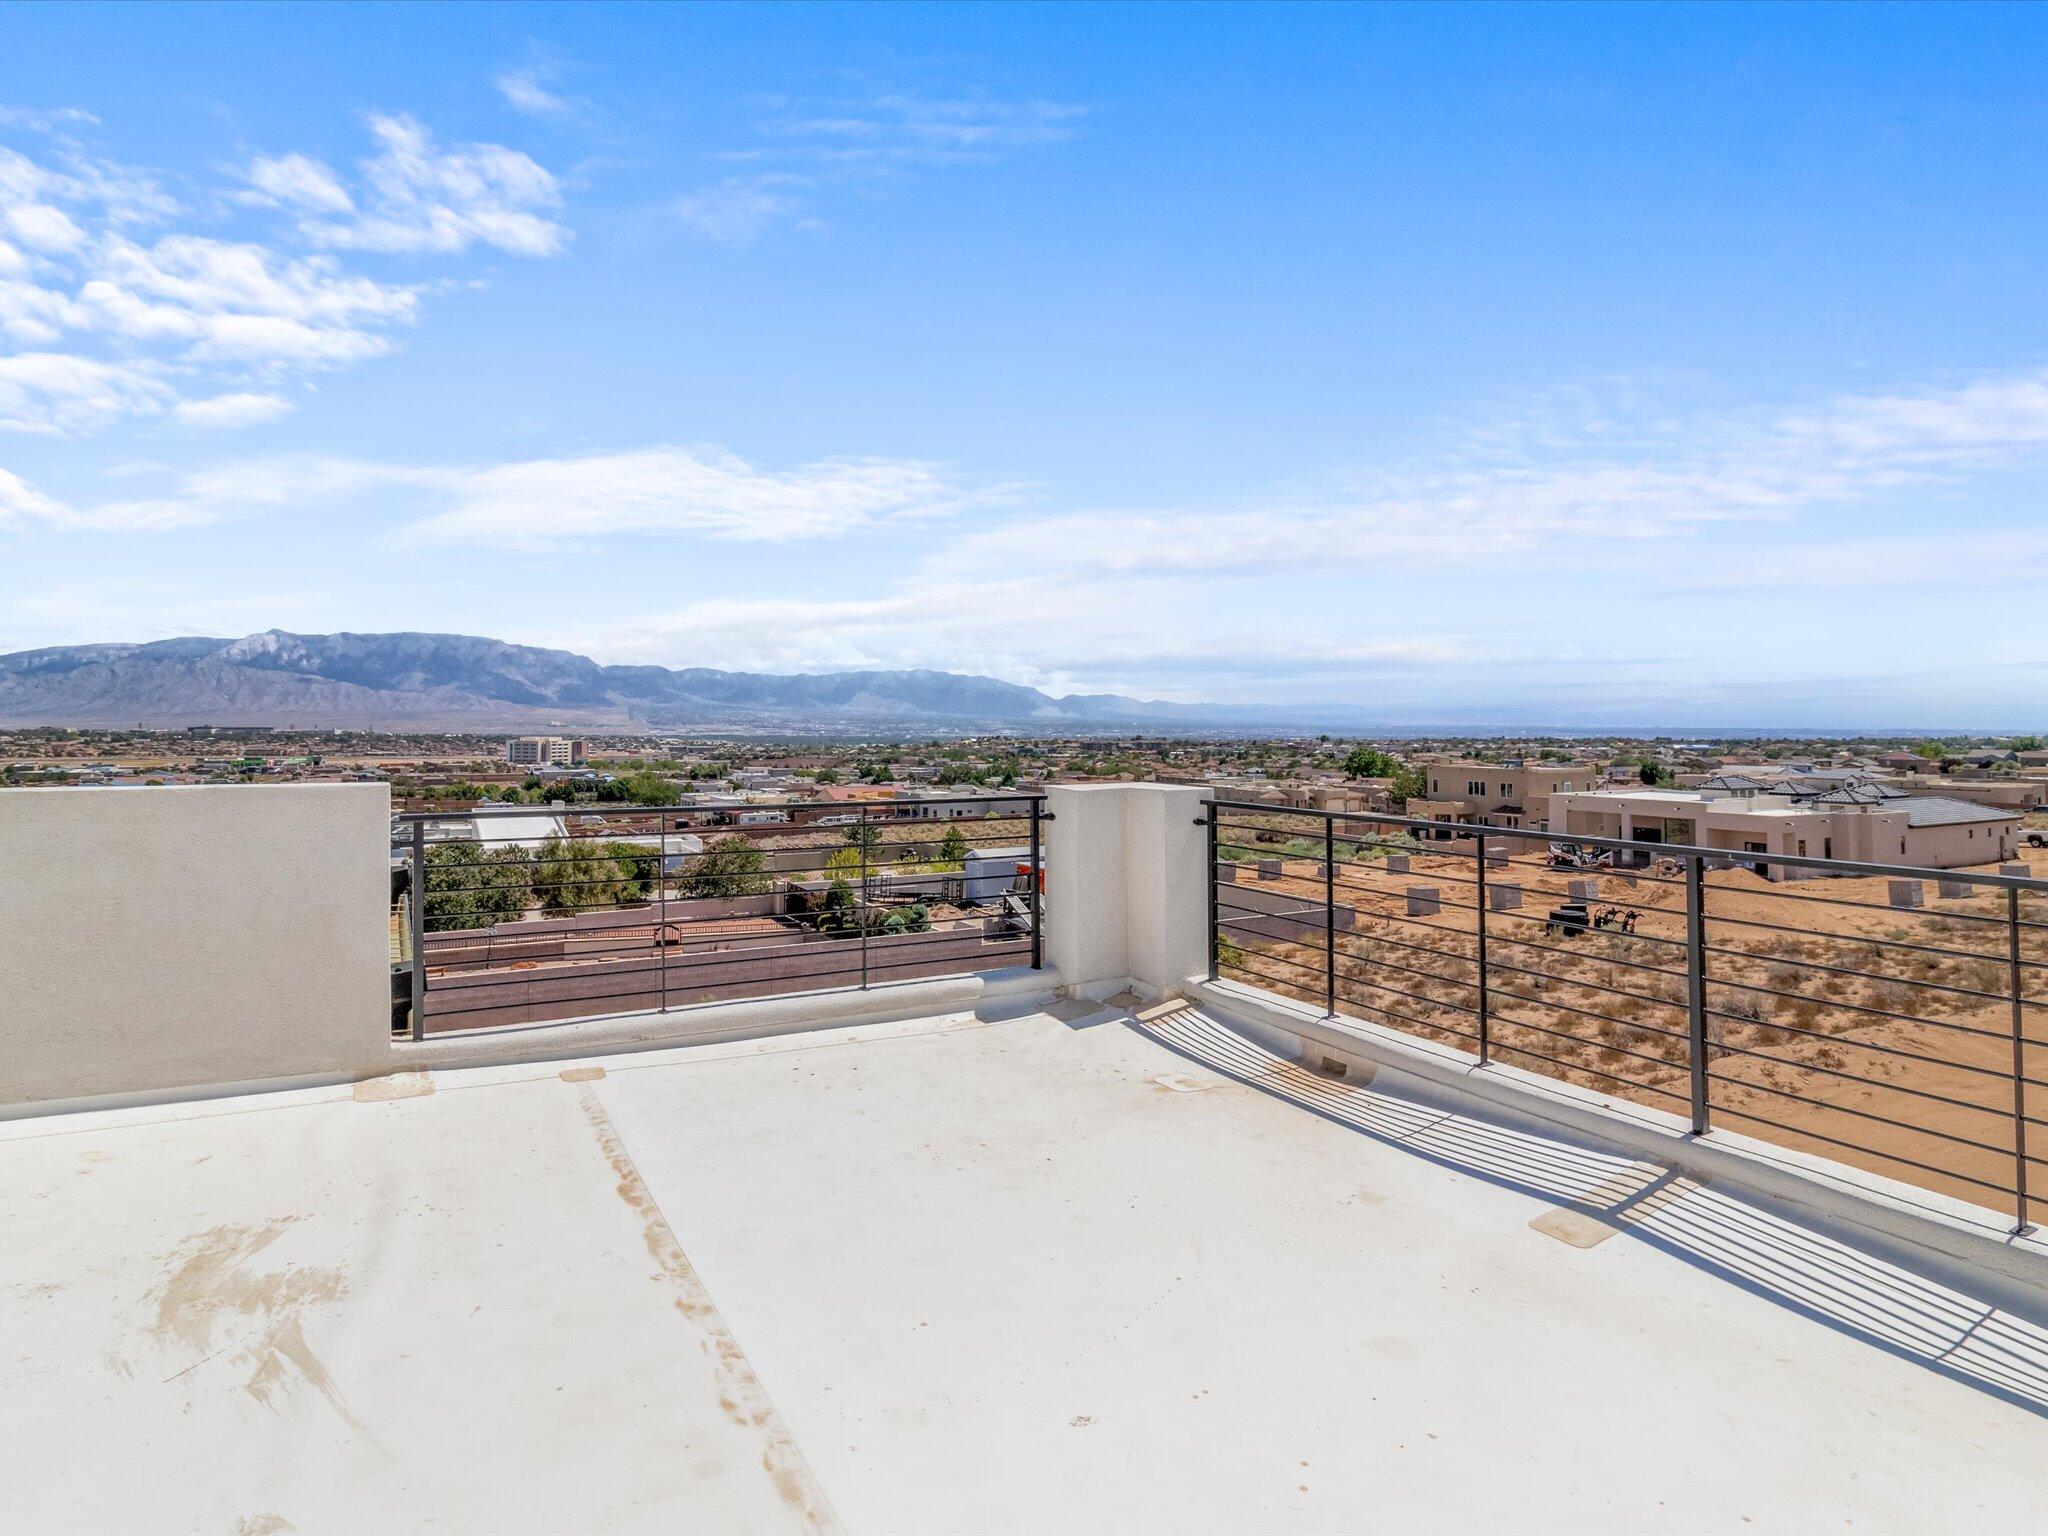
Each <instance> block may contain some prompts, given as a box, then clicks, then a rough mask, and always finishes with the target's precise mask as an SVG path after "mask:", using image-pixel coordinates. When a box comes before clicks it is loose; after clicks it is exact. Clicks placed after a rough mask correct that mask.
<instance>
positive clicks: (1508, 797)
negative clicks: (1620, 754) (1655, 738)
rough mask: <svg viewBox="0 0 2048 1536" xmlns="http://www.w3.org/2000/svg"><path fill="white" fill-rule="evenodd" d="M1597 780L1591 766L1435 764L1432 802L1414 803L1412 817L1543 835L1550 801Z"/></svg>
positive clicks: (1432, 767) (1431, 768) (1411, 803)
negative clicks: (1511, 828) (1556, 795)
mask: <svg viewBox="0 0 2048 1536" xmlns="http://www.w3.org/2000/svg"><path fill="white" fill-rule="evenodd" d="M1631 771H1633V770H1631ZM1599 776H1600V771H1599V770H1598V769H1597V768H1595V767H1594V766H1593V765H1592V764H1590V763H1525V762H1519V761H1510V762H1505V763H1474V762H1454V763H1431V764H1430V765H1429V794H1428V797H1427V798H1426V799H1420V800H1410V801H1409V802H1408V814H1409V815H1411V816H1419V817H1422V818H1424V819H1426V820H1431V821H1455V822H1465V823H1468V824H1475V825H1478V826H1485V827H1527V828H1530V829H1532V830H1534V831H1538V832H1541V831H1545V830H1548V829H1549V827H1550V825H1551V796H1552V795H1555V794H1559V793H1568V792H1572V791H1578V790H1590V789H1592V788H1593V787H1594V786H1595V785H1596V784H1597V783H1598V782H1599Z"/></svg>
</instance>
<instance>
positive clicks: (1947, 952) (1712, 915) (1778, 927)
mask: <svg viewBox="0 0 2048 1536" xmlns="http://www.w3.org/2000/svg"><path fill="white" fill-rule="evenodd" d="M1881 910H1883V911H1885V912H1889V913H1892V914H1893V915H1895V916H1897V917H1901V918H1911V917H1920V918H1925V917H1928V916H1934V917H1941V916H1944V915H1945V914H1943V913H1939V912H1937V913H1932V914H1930V913H1928V912H1927V911H1926V910H1925V909H1924V908H1913V907H1885V908H1882V909H1881ZM1707 921H1708V922H1709V923H1726V924H1728V925H1729V926H1730V927H1732V928H1761V929H1763V930H1764V931H1765V932H1767V933H1789V934H1793V935H1796V936H1797V937H1799V938H1802V939H1816V940H1825V941H1826V942H1828V943H1830V944H1869V945H1871V946H1873V947H1875V948H1878V949H1898V950H1904V951H1906V952H1908V953H1909V954H1916V955H1940V956H1942V957H1943V958H1945V959H1950V960H1989V961H1992V962H1993V963H1994V964H2003V963H2004V962H2005V959H2006V955H2005V952H2004V951H2003V950H1989V949H1950V948H1948V947H1947V946H1946V945H1942V944H1915V943H1913V942H1912V941H1911V940H1910V939H1886V938H1879V937H1878V936H1877V935H1875V934H1869V933H1828V934H1819V933H1815V932H1814V930H1813V929H1811V928H1794V927H1791V926H1789V925H1787V924H1784V923H1767V922H1764V921H1763V920H1762V919H1761V918H1755V917H1734V916H1731V915H1729V914H1728V913H1725V912H1709V913H1708V914H1707ZM1748 953H1754V951H1748ZM2020 963H2021V964H2022V965H2025V966H2030V967H2036V968H2040V969H2048V962H2043V961H2040V960H2027V959H2024V958H2023V959H2022V960H2021V962H2020Z"/></svg>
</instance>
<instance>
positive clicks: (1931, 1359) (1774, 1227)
mask: <svg viewBox="0 0 2048 1536" xmlns="http://www.w3.org/2000/svg"><path fill="white" fill-rule="evenodd" d="M1129 1027H1130V1028H1133V1029H1136V1030H1138V1031H1139V1032H1141V1033H1143V1034H1145V1035H1147V1036H1149V1037H1150V1038H1152V1039H1153V1040H1155V1041H1157V1042H1158V1043H1159V1044H1161V1045H1163V1046H1164V1047H1166V1048H1167V1049H1168V1050H1170V1051H1172V1052H1174V1053H1175V1054H1176V1055H1179V1056H1181V1057H1182V1058H1184V1059H1185V1060H1188V1061H1191V1062H1194V1063H1197V1064H1199V1065H1201V1066H1205V1067H1207V1068H1209V1069H1210V1070H1212V1071H1214V1072H1217V1073H1220V1074H1221V1075H1223V1076H1225V1077H1228V1078H1230V1079H1232V1080H1233V1081H1236V1082H1239V1083H1242V1084H1244V1085H1245V1086H1247V1087H1250V1088H1255V1089H1258V1090H1259V1091H1260V1092H1263V1093H1266V1094H1269V1095H1271V1096H1273V1097H1275V1098H1278V1099H1282V1100H1285V1101H1286V1102H1288V1103H1291V1104H1294V1105H1297V1106H1299V1107H1301V1108H1303V1109H1306V1110H1308V1111H1309V1112H1310V1113H1312V1114H1315V1115H1318V1116H1320V1117H1322V1118H1323V1119H1326V1120H1329V1121H1332V1122H1334V1123H1336V1124H1338V1125H1342V1126H1344V1127H1346V1128H1348V1129H1350V1130H1353V1131H1356V1132H1359V1133H1361V1134H1363V1135H1366V1136H1369V1137H1371V1138H1373V1139H1374V1140H1375V1141H1378V1142H1380V1143H1382V1144H1384V1145H1387V1146H1391V1147H1396V1148H1399V1149H1400V1150H1402V1151H1404V1152H1408V1153H1411V1154H1413V1155H1415V1156H1418V1157H1422V1158H1424V1159H1427V1160H1428V1161H1430V1162H1432V1163H1435V1164H1437V1165H1438V1166H1440V1167H1443V1168H1447V1169H1451V1170H1454V1171H1456V1172H1460V1173H1465V1174H1470V1175H1472V1176H1473V1177H1475V1178H1480V1179H1485V1180H1487V1181H1488V1182H1490V1183H1494V1184H1497V1185H1500V1186H1503V1187H1505V1188H1508V1189H1512V1190H1515V1191H1517V1192H1519V1193H1521V1194H1526V1195H1532V1196H1535V1197H1538V1198H1541V1199H1546V1200H1552V1201H1556V1202H1558V1203H1559V1204H1561V1205H1564V1206H1567V1207H1570V1208H1573V1209H1576V1210H1578V1211H1581V1212H1584V1213H1585V1214H1587V1215H1589V1216H1592V1217H1594V1218H1596V1219H1600V1220H1604V1221H1606V1222H1608V1223H1610V1224H1611V1225H1613V1226H1614V1227H1615V1229H1616V1232H1617V1235H1620V1236H1626V1237H1633V1238H1636V1239H1638V1240H1640V1241H1642V1242H1646V1243H1648V1244H1650V1245H1651V1246H1653V1247H1655V1248H1657V1249H1659V1250H1661V1251H1663V1252H1665V1253H1668V1254H1670V1255H1672V1256H1673V1257H1675V1258H1677V1259H1679V1260H1681V1261H1683V1262H1685V1263H1687V1264H1691V1265H1693V1266H1695V1267H1697V1268H1700V1269H1704V1270H1707V1271H1709V1272H1711V1273H1713V1274H1714V1275H1716V1276H1718V1277H1719V1278H1721V1279H1723V1280H1726V1281H1727V1282H1728V1283H1730V1284H1732V1285H1736V1286H1738V1287H1740V1288H1741V1289H1743V1290H1745V1291H1748V1292H1749V1293H1751V1294H1752V1295H1755V1296H1759V1297H1762V1298H1763V1299H1764V1300H1767V1301H1770V1302H1772V1303H1774V1304H1776V1305H1778V1306H1782V1307H1785V1308H1787V1309H1789V1310H1791V1311H1793V1312H1797V1313H1799V1314H1801V1315H1803V1316H1805V1317H1808V1318H1810V1319H1812V1320H1813V1321H1815V1322H1818V1323H1821V1324H1823V1325H1824V1326H1826V1327H1829V1328H1832V1329H1834V1330H1836V1331H1837V1332H1840V1333H1843V1334H1846V1335H1848V1336H1850V1337H1852V1338H1856V1339H1859V1340H1861V1341H1862V1342H1864V1343H1867V1344H1869V1345H1871V1346H1873V1347H1875V1348H1878V1349H1881V1350H1884V1351H1885V1352H1887V1353H1888V1354H1892V1355H1895V1356H1897V1357H1898V1358H1900V1359H1904V1360H1909V1361H1912V1362H1913V1363H1914V1364H1917V1365H1920V1366H1923V1367H1925V1368H1926V1369H1928V1370H1931V1371H1934V1372H1936V1373H1938V1374H1940V1375H1942V1376H1946V1377H1948V1378H1949V1379H1950V1380H1953V1381H1958V1382H1961V1383H1963V1384H1965V1385H1967V1386H1970V1387H1974V1388H1976V1389H1978V1390H1980V1391H1983V1392H1987V1393H1990V1394H1991V1395H1993V1396H1995V1397H1997V1398H2000V1399H2002V1400H2003V1401H2005V1402H2008V1403H2011V1404H2013V1405H2014V1406H2016V1407H2020V1408H2023V1409H2026V1410H2027V1411H2029V1412H2032V1413H2035V1414H2038V1415H2041V1416H2042V1417H2044V1418H2048V1327H2043V1326H2042V1325H2040V1324H2037V1323H2035V1322H2032V1321H2030V1320H2028V1319H2026V1318H2022V1317H2018V1316H2015V1315H2013V1314H2012V1313H2010V1312H2008V1311H2004V1310H2001V1309H2000V1308H1998V1307H1995V1306H1991V1305H1988V1304H1986V1303H1985V1302H1982V1301H1979V1300H1976V1299H1974V1298H1972V1297H1970V1296H1967V1295H1965V1294H1963V1293H1962V1292H1959V1291H1957V1290H1955V1289H1953V1288H1952V1287H1949V1286H1946V1285H1943V1284H1940V1283H1938V1282H1936V1281H1933V1280H1930V1279H1928V1278H1927V1277H1926V1276H1923V1275H1919V1274H1916V1273H1914V1272H1913V1271H1911V1270H1908V1269H1905V1268H1903V1267H1901V1266H1899V1265H1896V1264H1892V1263H1889V1262H1887V1261H1885V1260H1883V1259H1880V1258H1876V1257H1874V1256H1871V1255H1869V1254H1865V1253H1861V1252H1858V1251H1857V1250H1855V1249H1853V1248H1850V1247H1848V1246H1847V1245H1845V1244H1843V1243H1840V1242H1837V1241H1834V1240H1831V1239H1829V1238H1827V1237H1825V1236H1823V1235H1822V1234H1820V1233H1817V1232H1814V1231H1810V1230H1808V1229H1807V1228H1805V1227H1803V1226H1800V1225H1799V1224H1797V1223H1795V1222H1793V1221H1790V1220H1788V1219H1786V1218H1785V1217H1782V1216H1779V1215H1777V1214H1775V1213H1773V1212H1772V1211H1770V1210H1768V1209H1766V1208H1763V1207H1760V1206H1756V1205H1751V1204H1749V1203H1747V1202H1744V1201H1741V1200H1737V1199H1735V1198H1733V1197H1731V1196H1728V1195H1726V1194H1723V1193H1720V1192H1719V1191H1716V1190H1713V1189H1710V1188H1708V1187H1706V1186H1704V1185H1701V1184H1699V1183H1697V1182H1695V1181H1693V1180H1690V1179H1686V1178H1684V1177H1682V1176H1678V1175H1676V1174H1675V1173H1674V1172H1673V1171H1672V1170H1669V1169H1664V1168H1659V1167H1656V1166H1654V1165H1651V1164H1647V1163H1643V1162H1639V1161H1637V1160H1635V1159H1631V1158H1628V1157H1625V1156H1622V1155H1620V1154H1615V1153H1604V1152H1599V1151H1595V1150H1592V1149H1590V1148H1584V1147H1578V1146H1574V1145H1572V1144H1570V1143H1568V1142H1563V1141H1556V1140H1551V1139H1548V1138H1546V1137H1542V1136H1537V1135H1534V1134H1531V1133H1529V1132H1526V1131H1522V1130H1518V1129H1516V1128H1514V1127H1512V1126H1509V1125H1504V1124H1501V1123H1498V1122H1496V1121H1492V1120H1488V1119H1483V1118H1480V1117H1478V1116H1475V1115H1470V1114H1465V1113H1462V1112H1458V1111H1453V1110H1447V1109H1444V1108H1441V1107H1439V1106H1436V1105H1431V1104H1427V1103H1423V1102H1418V1101H1416V1100H1412V1099H1407V1098H1403V1097H1401V1096H1400V1095H1399V1094H1398V1093H1396V1092H1392V1091H1389V1090H1386V1089H1381V1088H1364V1087H1359V1086H1356V1085H1346V1084H1344V1083H1340V1082H1337V1081H1334V1080H1332V1079H1329V1078H1325V1077H1321V1076H1319V1075H1317V1074H1316V1073H1313V1072H1311V1071H1308V1070H1307V1069H1305V1068H1303V1067H1300V1066H1297V1065H1296V1064H1295V1063H1293V1062H1291V1061H1288V1060H1286V1059H1285V1058H1283V1057H1280V1056H1278V1055H1276V1054H1274V1053H1273V1052H1271V1051H1269V1050H1267V1049H1265V1048H1264V1047H1263V1046H1260V1045H1259V1044H1257V1043H1256V1042H1254V1041H1252V1040H1250V1039H1248V1038H1246V1037H1245V1036H1243V1035H1241V1034H1239V1033H1238V1032H1237V1031H1236V1030H1234V1029H1232V1028H1230V1027H1229V1026H1228V1025H1226V1024H1223V1023H1221V1022H1219V1021H1217V1020H1216V1019H1214V1018H1211V1017H1210V1016H1209V1015H1207V1014H1206V1013H1204V1012H1202V1011H1200V1010H1199V1009H1188V1010H1181V1011H1178V1012H1175V1013H1171V1014H1166V1015H1162V1016H1160V1017H1158V1018H1155V1019H1153V1020H1150V1021H1149V1022H1148V1021H1133V1022H1132V1024H1131V1025H1130V1026H1129Z"/></svg>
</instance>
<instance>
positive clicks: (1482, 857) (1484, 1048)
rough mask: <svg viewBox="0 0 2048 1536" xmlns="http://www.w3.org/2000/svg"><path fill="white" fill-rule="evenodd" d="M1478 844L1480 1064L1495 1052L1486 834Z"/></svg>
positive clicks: (1475, 859)
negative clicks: (1489, 985)
mask: <svg viewBox="0 0 2048 1536" xmlns="http://www.w3.org/2000/svg"><path fill="white" fill-rule="evenodd" d="M1474 835H1475V837H1476V838H1477V840H1478V841H1477V846H1476V848H1475V851H1474V853H1473V859H1474V862H1475V865H1476V867H1477V868H1478V870H1479V883H1478V887H1477V894H1476V895H1475V897H1474V899H1475V900H1476V901H1477V902H1478V903H1479V1065H1481V1066H1482V1067H1483V1066H1485V1065H1486V1063H1487V1061H1488V1059H1489V1058H1490V1057H1491V1055H1492V1052H1493V1031H1492V1029H1491V1028H1490V1027H1489V1026H1490V1025H1491V1022H1492V1012H1493V1010H1492V1009H1491V1008H1489V1007H1488V1006H1487V993H1486V834H1485V833H1484V832H1480V833H1476V834H1474Z"/></svg>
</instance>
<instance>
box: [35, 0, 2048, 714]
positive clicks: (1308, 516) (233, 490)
mask: <svg viewBox="0 0 2048 1536" xmlns="http://www.w3.org/2000/svg"><path fill="white" fill-rule="evenodd" d="M2044 52H2048V12H2044V11H2041V10H2039V9H2035V8H2021V7H2014V8H2000V9H1984V10H1978V9H1971V8H1969V7H1965V6H1942V7H1930V8H1914V7H1902V6H1890V7H1847V8H1815V9H1804V8H1796V7H1783V6H1780V7H1768V8H1756V9H1750V8H1744V7H1739V6H1713V7H1700V8H1683V9H1682V8H1642V9H1629V8H1622V7H1608V6H1601V7H1591V8H1586V9H1577V8H1568V7H1566V8H1538V7H1534V6H1521V7H1509V8H1472V9H1453V8H1448V7H1430V8H1417V9H1405V8H1401V7H1397V6H1380V7H1372V8H1367V9H1347V8H1342V7H1336V6H1319V7H1310V8H1301V9H1291V8H1287V7H1284V6H1277V5H1264V6H1257V7H1246V8H1224V7H1214V6H1211V7H1201V8H1179V7H1175V6H1170V5H1145V6H1136V7H1130V8H1082V7H1053V6H1029V7H1015V8H1010V7H979V8H949V7H943V6H902V7H877V8H867V7H860V6H837V7H830V8H822V7H821V8H800V7H794V6H778V7H764V8H759V9H754V8H745V7H698V6H692V7H682V6H671V7H651V6H634V7H618V8H612V7H606V6H602V5H595V4H587V5H581V6H575V7H568V8H549V7H544V6H521V7H504V8H477V7H463V6H454V5H447V6H439V7H431V8H422V9H406V8H403V7H396V6H379V7H372V8H365V9H351V8H347V7H343V6H323V7H317V8H305V9H300V8H291V7H274V8H267V9H258V8H255V7H250V6H238V7H223V8H220V9H216V10H197V9H184V8H180V7H175V6H168V5H158V6H149V7H142V8H133V9H131V8H124V7H117V6H99V7H70V6H64V7H39V6H33V5H27V6H24V5H16V6H12V7H9V8H8V9H7V10H6V11H5V12H4V14H0V650H15V649H22V648H27V647H31V646H38V645H51V644H64V643H71V642H78V641H88V640H113V639H123V640H133V639H150V638H157V637H161V636H166V635H173V634H193V633H200V634H221V635H233V634H241V633H245V632H249V631H253V630H257V629H262V628H268V627H272V626H277V627H281V628H287V629H297V630H307V631H321V632H324V631H329V630H338V629H355V630H388V629H421V630H451V631H462V632H468V633H479V634H489V635H495V636H498V637H501V638H504V639H509V640H516V641H522V642H528V643H534V644H545V645H559V646H565V647H568V648H572V649H575V650H579V651H582V652H585V653H587V654H590V655H593V656H596V657H597V658H599V659H600V660H605V661H620V662H658V663H661V664H665V665H671V666H685V665H707V666H728V667H741V668H759V669H773V670H804V671H817V670H824V669H830V668H839V667H852V666H889V667H894V666H930V667H940V668H946V669H949V670H955V671H973V672H987V673H992V674H995V675H998V676H1002V677H1006V678H1010V679H1013V680H1016V681H1019V682H1025V683H1031V684H1034V685H1037V686H1041V687H1046V688H1049V689H1051V690H1053V691H1056V692H1066V691H1087V692H1095V691H1112V690H1113V691H1124V692H1135V693H1141V694H1146V695H1151V696H1161V697H1170V698H1180V699H1216V700H1230V701H1242V702H1277V701H1285V702H1297V701H1303V700H1333V701H1339V702H1342V703H1344V704H1345V705H1347V706H1349V707H1350V708H1352V709H1355V710H1364V711H1368V712H1373V713H1377V714H1380V715H1382V716H1384V717H1386V718H1390V719H1400V720H1405V721H1409V722H1412V723H1415V724H1418V725H1427V724H1430V723H1434V722H1438V721H1442V722H1447V723H1450V722H1459V721H1488V722H1502V723H1511V722H1542V723H1559V724H1586V725H1601V724H1608V723H1658V722H1662V723H1669V724H1673V725H1688V726H1690V725H1699V726H1706V725H1714V724H1750V725H1772V724H1783V725H1814V726H1844V727H1846V726H1857V725H1870V726H1884V725H1899V726H1905V725H1915V726H1928V727H1943V726H1958V727H1961V726H2001V725H2010V726H2039V725H2041V724H2043V723H2044V721H2048V601H2044V600H2048V516H2044V512H2043V503H2044V497H2043V488H2044V471H2048V339H2044V336H2043V334H2042V333H2043V321H2042V302H2041V294H2042V292H2043V289H2044V284H2043V276H2044V272H2043V268H2044V252H2048V245H2044V235H2048V227H2044V225H2048V219H2044V215H2048V179H2044V177H2043V176H2042V174H2041V165H2042V160H2043V150H2044V132H2043V128H2042V123H2043V120H2044V119H2043V114H2042V107H2043V96H2044V87H2043V86H2042V84H2041V81H2042V79H2043V71H2042V68H2041V65H2042V60H2043V56H2044Z"/></svg>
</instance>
